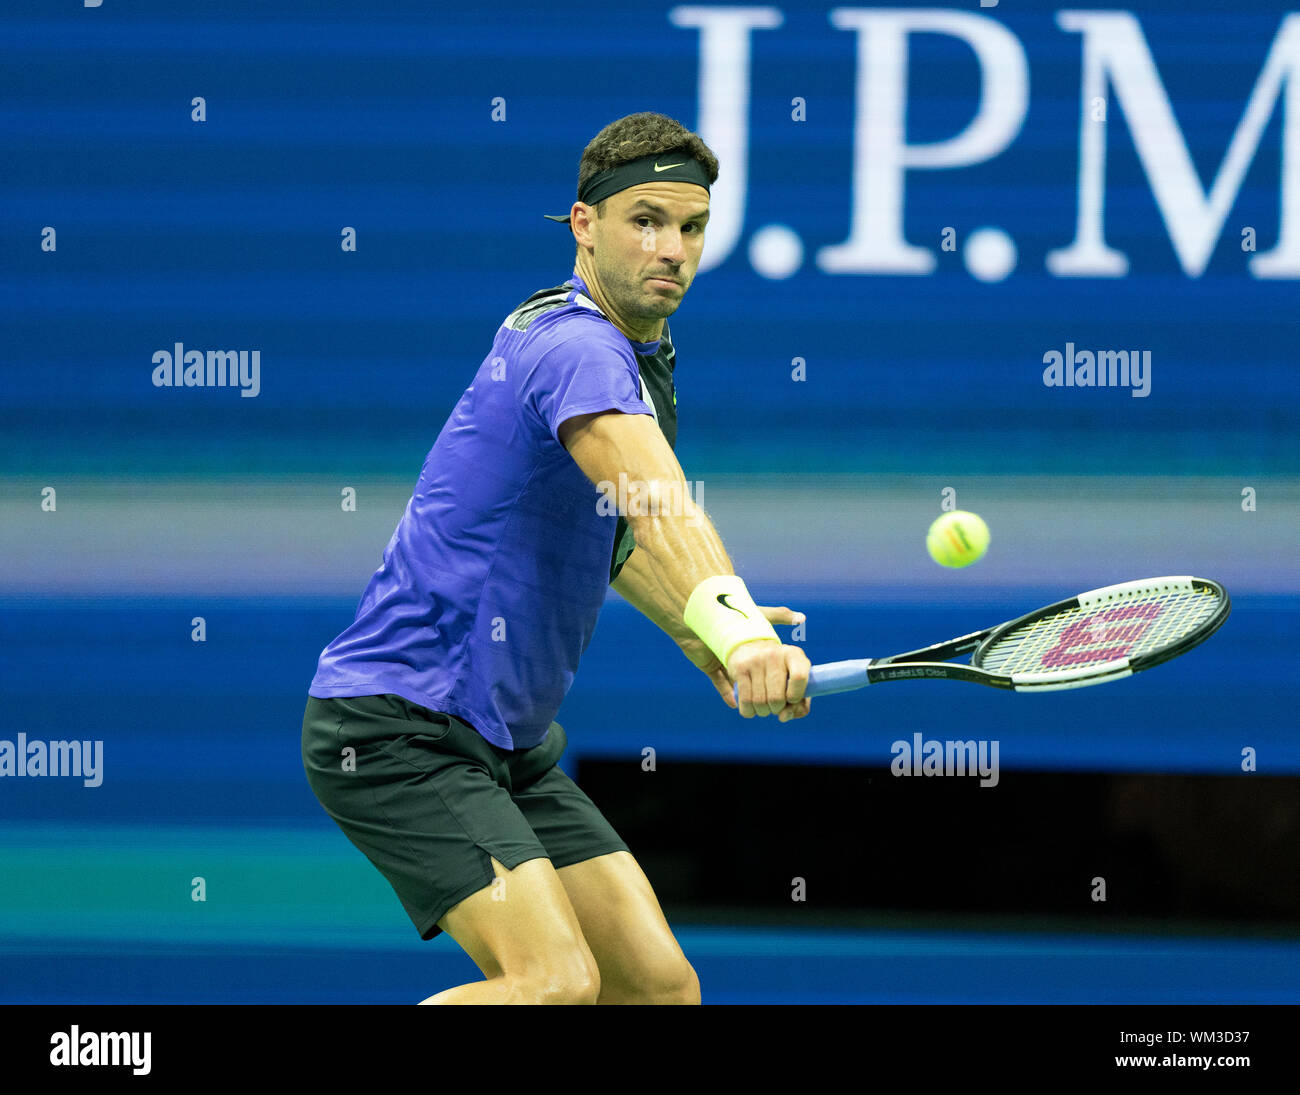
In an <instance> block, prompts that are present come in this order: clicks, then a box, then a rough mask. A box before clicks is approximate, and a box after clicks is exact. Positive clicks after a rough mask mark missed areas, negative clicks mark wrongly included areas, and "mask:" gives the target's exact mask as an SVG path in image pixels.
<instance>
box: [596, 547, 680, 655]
mask: <svg viewBox="0 0 1300 1095" xmlns="http://www.w3.org/2000/svg"><path fill="white" fill-rule="evenodd" d="M613 586H614V589H615V591H616V592H617V593H618V595H619V596H620V597H622V598H623V599H624V600H625V601H627V602H628V604H630V605H631V606H632V607H633V608H635V609H637V610H638V611H639V612H641V613H642V614H643V615H645V616H646V617H648V618H649V619H650V620H651V621H652V622H653V623H655V624H657V625H658V626H659V627H660V628H662V629H663V630H664V631H666V632H667V633H668V635H669V636H670V637H671V638H672V639H673V640H674V641H677V642H680V641H681V640H682V639H689V638H692V637H693V636H694V634H695V633H694V632H693V631H691V629H690V628H688V627H687V626H686V624H685V622H684V621H683V619H682V614H681V613H677V614H674V611H673V604H674V602H673V599H672V598H671V597H670V596H669V595H668V593H667V592H666V591H665V590H664V588H663V586H662V585H660V583H659V580H658V579H657V578H656V577H655V574H654V570H653V568H652V567H651V564H650V556H649V555H648V554H647V553H646V552H644V551H642V550H641V549H640V548H636V549H634V550H633V552H632V554H631V555H629V556H628V557H627V561H626V562H624V564H623V569H622V570H620V571H619V572H618V577H617V578H616V579H615V580H614V583H613Z"/></svg>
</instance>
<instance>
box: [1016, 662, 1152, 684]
mask: <svg viewBox="0 0 1300 1095" xmlns="http://www.w3.org/2000/svg"><path fill="white" fill-rule="evenodd" d="M1132 675H1133V670H1132V668H1131V667H1130V665H1129V660H1128V659H1127V658H1116V659H1115V660H1114V661H1111V662H1102V663H1101V664H1100V665H1089V666H1085V667H1084V668H1082V669H1058V670H1056V671H1055V672H1052V673H1013V674H1011V683H1012V685H1013V686H1014V687H1015V690H1016V691H1017V692H1056V691H1058V690H1060V689H1062V688H1083V687H1084V686H1085V685H1089V684H1101V682H1102V681H1117V680H1119V679H1121V678H1122V677H1131V676H1132Z"/></svg>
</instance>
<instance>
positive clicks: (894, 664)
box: [804, 575, 1232, 696]
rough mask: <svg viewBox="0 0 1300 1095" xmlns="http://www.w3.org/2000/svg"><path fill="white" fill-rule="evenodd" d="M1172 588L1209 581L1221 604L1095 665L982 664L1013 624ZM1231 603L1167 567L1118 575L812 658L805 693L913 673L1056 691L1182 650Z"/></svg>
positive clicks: (1204, 635) (1222, 593) (1114, 676)
mask: <svg viewBox="0 0 1300 1095" xmlns="http://www.w3.org/2000/svg"><path fill="white" fill-rule="evenodd" d="M1171 588H1172V589H1181V590H1185V591H1190V590H1193V589H1208V590H1210V591H1212V592H1213V593H1215V594H1216V596H1217V597H1218V598H1219V604H1218V606H1217V608H1216V609H1215V611H1214V614H1213V615H1212V616H1210V618H1209V619H1208V620H1206V621H1205V622H1204V623H1202V624H1201V625H1199V626H1198V627H1196V628H1195V629H1194V630H1192V631H1191V632H1189V633H1188V634H1187V635H1185V636H1183V637H1182V638H1181V639H1179V640H1178V641H1177V642H1175V643H1171V644H1169V645H1168V646H1164V647H1161V648H1160V649H1159V650H1154V651H1152V652H1150V653H1149V654H1139V655H1135V656H1132V657H1123V658H1117V659H1115V660H1113V661H1109V662H1103V663H1101V664H1098V665H1090V666H1086V667H1082V668H1075V669H1060V670H1056V671H1054V672H1048V673H1014V674H1008V673H997V672H994V671H992V670H988V669H984V668H982V667H981V666H980V659H981V657H982V655H983V654H984V653H985V652H987V651H988V650H990V649H991V648H992V647H993V645H994V644H995V643H996V642H997V641H998V639H1000V638H1001V637H1002V636H1003V635H1006V634H1007V633H1008V632H1010V631H1012V630H1014V629H1015V628H1018V627H1023V626H1025V625H1027V624H1032V623H1034V622H1035V621H1037V620H1041V619H1043V618H1044V617H1046V616H1051V615H1054V614H1056V613H1060V612H1067V611H1069V610H1070V609H1076V608H1078V609H1088V608H1093V607H1100V606H1101V605H1104V604H1106V603H1107V602H1109V601H1112V600H1118V599H1121V598H1127V597H1129V596H1131V595H1132V594H1142V593H1157V592H1162V591H1166V590H1168V589H1171ZM1231 610H1232V602H1231V600H1230V599H1229V597H1228V591H1227V590H1226V589H1224V588H1223V586H1221V585H1220V584H1219V583H1218V582H1215V581H1212V580H1210V579H1208V578H1193V577H1192V576H1190V575H1169V576H1166V577H1162V578H1144V579H1141V580H1139V581H1135V582H1121V583H1117V584H1115V585H1110V586H1102V587H1101V588H1099V589H1093V590H1089V591H1088V592H1086V593H1080V594H1078V595H1077V596H1074V597H1067V598H1066V599H1065V600H1063V601H1057V602H1056V603H1055V604H1050V605H1045V606H1043V607H1042V608H1036V609H1034V610H1033V611H1032V612H1027V613H1025V614H1024V615H1023V616H1017V617H1016V618H1015V619H1014V620H1007V621H1006V622H1005V623H1001V624H997V625H996V626H994V627H990V628H985V629H984V630H983V631H972V632H971V633H970V634H969V635H962V636H960V637H958V638H956V639H948V640H947V641H946V642H942V643H935V644H933V645H932V646H925V647H921V648H919V649H917V650H909V651H906V652H905V653H902V654H892V655H890V656H889V657H887V658H864V659H857V660H853V661H844V662H826V663H823V664H821V665H816V666H813V675H812V677H811V678H810V680H809V687H808V689H807V690H806V691H805V693H804V694H805V695H807V696H825V695H830V694H832V693H835V692H848V691H852V690H854V689H857V688H863V687H865V686H866V685H868V684H879V683H881V682H883V681H891V680H915V679H918V678H920V679H931V680H950V681H951V680H955V681H966V682H968V683H971V684H982V685H986V686H988V687H991V688H1001V689H1005V690H1008V691H1015V692H1054V691H1060V690H1062V689H1067V688H1083V687H1085V686H1087V685H1093V684H1102V683H1104V682H1106V681H1114V680H1120V679H1121V678H1123V677H1128V676H1131V675H1132V674H1134V673H1139V672H1141V671H1142V670H1145V669H1150V668H1152V667H1153V666H1157V665H1160V664H1161V663H1162V662H1167V661H1169V660H1170V659H1171V658H1176V657H1178V656H1179V655H1180V654H1183V653H1186V652H1187V651H1188V650H1190V649H1191V648H1192V647H1194V646H1198V645H1199V644H1201V643H1203V642H1204V641H1205V640H1206V639H1208V638H1209V637H1210V636H1211V635H1213V634H1214V633H1215V632H1216V631H1218V630H1219V628H1220V627H1222V626H1223V622H1224V621H1225V620H1226V619H1227V618H1228V615H1229V613H1230V612H1231ZM963 654H970V655H971V660H970V663H969V664H964V663H960V662H951V661H946V660H945V659H948V658H957V657H960V656H961V655H963ZM819 674H820V675H821V677H822V678H823V679H822V681H821V682H818V681H817V679H816V678H817V676H818V675H819Z"/></svg>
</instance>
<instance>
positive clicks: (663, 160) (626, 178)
mask: <svg viewBox="0 0 1300 1095" xmlns="http://www.w3.org/2000/svg"><path fill="white" fill-rule="evenodd" d="M648 182H685V183H694V184H695V185H696V186H702V187H704V189H705V191H706V192H707V191H708V189H709V176H708V175H707V174H706V173H705V170H704V165H703V164H701V163H700V161H699V160H697V159H694V158H693V157H692V156H691V155H690V154H689V153H687V152H660V153H656V154H655V155H651V156H642V157H641V158H640V159H639V160H633V161H631V162H630V163H625V164H619V166H618V167H611V168H610V169H609V170H608V171H600V172H597V173H596V174H595V175H592V177H591V178H589V179H588V180H587V181H586V182H585V183H584V184H583V185H582V187H581V188H580V189H579V190H578V201H580V202H582V203H583V205H595V204H596V203H597V202H598V201H603V200H604V199H605V198H608V197H609V196H610V195H611V194H617V193H618V192H619V191H620V190H626V189H627V188H628V187H629V186H637V185H639V184H640V183H648ZM542 216H544V217H545V218H546V219H547V220H552V221H558V222H559V223H560V224H568V223H569V216H570V214H569V213H565V214H564V215H563V216H559V215H558V214H554V213H543V214H542Z"/></svg>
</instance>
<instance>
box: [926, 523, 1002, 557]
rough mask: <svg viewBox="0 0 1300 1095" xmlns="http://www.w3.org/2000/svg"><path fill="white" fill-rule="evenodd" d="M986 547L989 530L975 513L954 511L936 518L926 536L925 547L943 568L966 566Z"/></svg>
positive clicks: (979, 555)
mask: <svg viewBox="0 0 1300 1095" xmlns="http://www.w3.org/2000/svg"><path fill="white" fill-rule="evenodd" d="M988 546H989V527H988V525H986V524H985V523H984V520H983V518H981V517H980V515H979V514H978V513H967V512H966V511H965V510H962V509H955V510H953V511H952V512H951V513H945V514H943V515H942V516H941V517H939V518H937V519H936V520H935V522H934V524H932V525H931V526H930V531H929V532H927V533H926V534H925V547H926V550H927V551H929V553H930V558H931V559H933V560H934V561H935V562H936V563H938V564H939V565H940V566H942V567H968V566H970V565H971V563H973V562H975V561H976V560H977V559H979V558H981V557H982V556H983V554H984V552H985V551H987V550H988Z"/></svg>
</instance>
